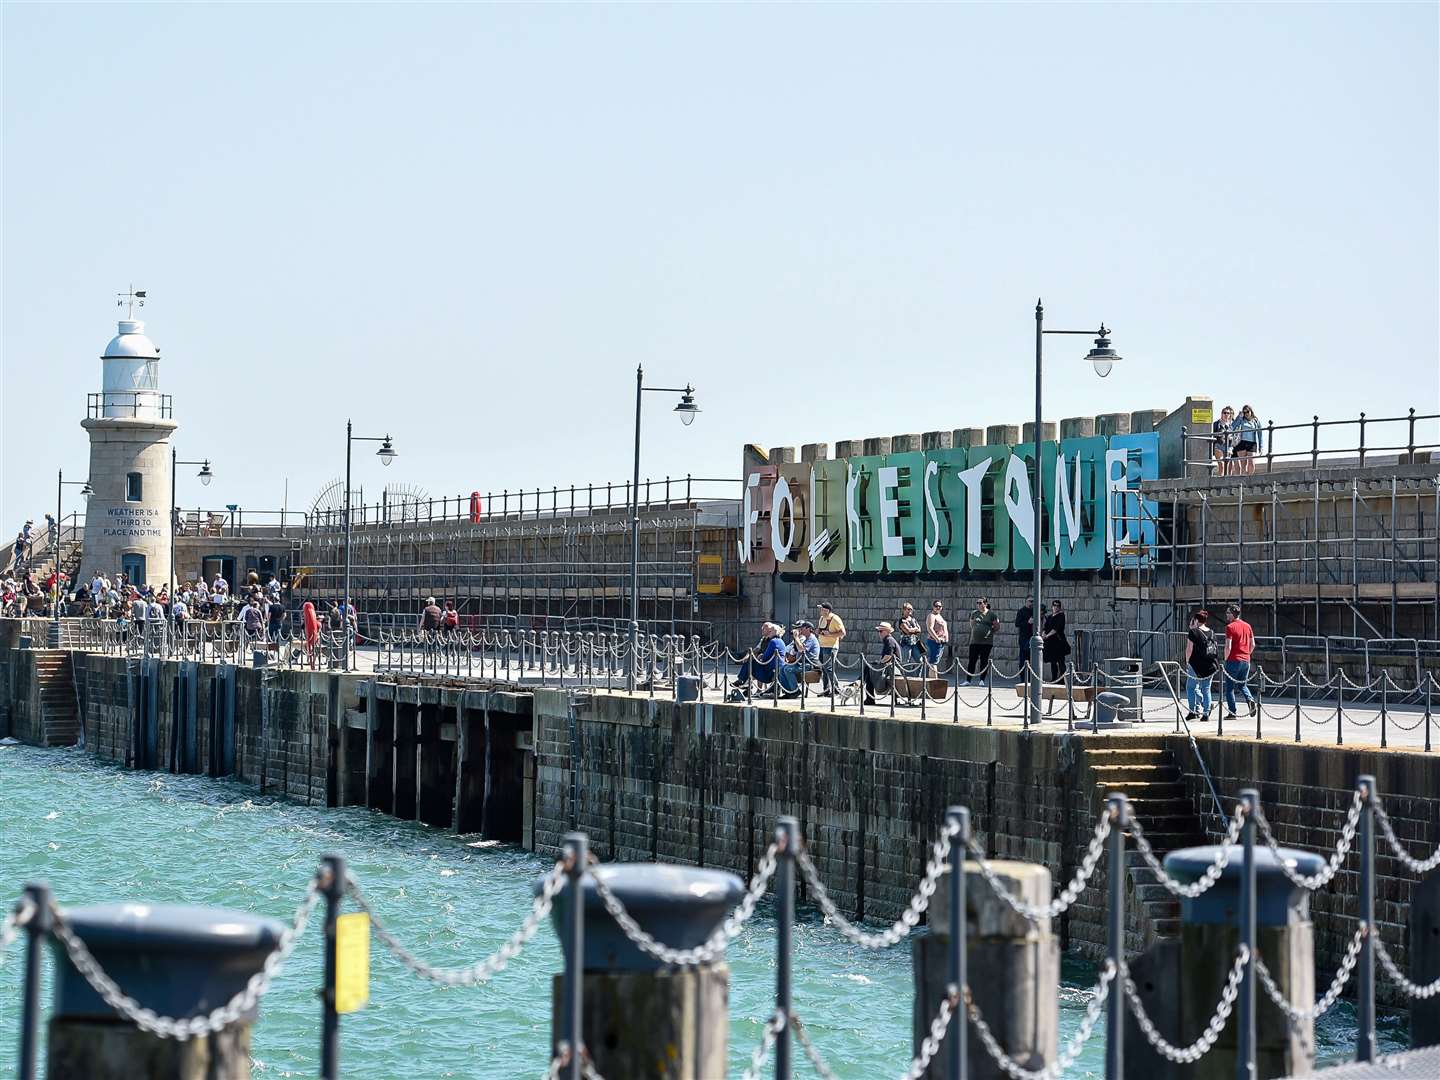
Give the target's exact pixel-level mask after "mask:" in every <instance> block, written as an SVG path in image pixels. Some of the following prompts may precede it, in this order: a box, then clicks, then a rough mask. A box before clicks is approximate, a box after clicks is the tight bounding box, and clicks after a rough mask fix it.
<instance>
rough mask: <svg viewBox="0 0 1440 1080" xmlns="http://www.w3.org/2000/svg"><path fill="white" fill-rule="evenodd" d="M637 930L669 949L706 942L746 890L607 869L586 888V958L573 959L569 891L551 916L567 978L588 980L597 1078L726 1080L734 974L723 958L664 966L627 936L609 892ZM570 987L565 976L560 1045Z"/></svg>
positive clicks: (712, 875) (645, 866) (651, 867)
mask: <svg viewBox="0 0 1440 1080" xmlns="http://www.w3.org/2000/svg"><path fill="white" fill-rule="evenodd" d="M602 886H603V887H604V890H605V892H607V893H608V894H610V896H612V897H613V898H614V899H615V900H616V901H618V902H619V903H620V904H621V905H622V906H623V907H624V910H625V912H626V913H627V914H628V915H629V917H630V918H632V919H634V920H635V923H636V924H637V925H638V927H639V929H640V930H641V931H643V932H644V933H645V934H648V935H650V936H651V937H652V938H654V939H655V940H656V941H658V942H659V943H661V944H662V945H664V946H667V947H669V948H670V949H675V950H686V949H694V948H696V947H698V946H701V945H703V944H705V942H706V941H707V940H708V939H709V938H710V936H711V935H712V934H713V933H714V932H715V930H716V928H717V927H718V926H719V925H720V923H721V922H722V921H723V920H724V919H725V917H726V916H727V915H728V914H729V912H730V910H731V909H732V908H733V907H734V905H735V903H736V902H737V901H738V900H739V899H740V896H741V894H742V893H743V892H744V885H743V884H742V882H741V881H740V879H739V878H738V877H736V876H735V875H734V874H728V873H724V872H722V871H718V870H699V869H692V868H690V867H684V866H674V865H669V864H658V863H604V864H601V865H598V866H594V867H592V868H591V870H590V873H589V874H588V875H586V878H585V880H584V883H583V886H582V888H581V890H580V892H581V894H582V896H583V905H582V906H580V908H579V911H578V913H579V914H580V915H581V918H582V919H583V925H582V927H581V931H580V936H581V939H582V946H581V951H580V952H579V953H578V954H577V953H574V952H572V945H571V943H570V942H571V939H572V936H573V920H574V918H575V916H576V914H577V906H576V905H574V904H573V902H572V898H573V896H574V895H575V894H574V893H573V892H571V891H570V890H569V889H568V888H567V889H566V890H565V891H564V892H561V893H560V895H559V896H557V897H556V898H555V906H554V909H553V912H552V916H551V917H552V919H553V921H554V925H555V929H556V932H557V934H559V936H560V941H561V946H562V948H563V950H564V952H565V960H566V970H567V972H568V971H573V972H575V973H576V974H577V975H581V974H582V973H583V980H582V981H583V1000H582V1001H581V1003H580V1006H579V1007H580V1009H581V1010H582V1011H583V1016H581V1021H582V1022H581V1024H580V1025H579V1029H580V1030H581V1031H583V1032H585V1033H588V1034H587V1035H586V1036H585V1038H584V1043H585V1045H586V1046H587V1048H588V1050H589V1052H590V1056H591V1058H592V1059H593V1061H594V1066H595V1069H596V1071H597V1072H599V1073H600V1075H602V1076H607V1077H624V1076H645V1077H653V1078H656V1080H709V1078H710V1077H714V1076H723V1075H724V1073H725V1066H726V1054H727V1051H728V1031H729V994H730V971H729V968H728V967H727V966H726V964H725V962H724V960H723V954H720V957H719V958H717V959H714V960H710V961H705V962H701V963H697V964H691V965H683V966H682V965H672V966H667V965H665V964H664V963H663V962H662V961H661V960H660V959H658V958H656V957H655V956H653V955H651V954H650V953H647V952H644V951H643V950H642V949H640V948H639V946H637V945H636V944H634V942H633V941H632V940H631V939H630V938H629V937H627V936H626V934H625V932H624V931H623V930H622V929H621V927H620V925H619V923H617V922H616V920H615V918H614V917H613V916H612V915H611V913H610V912H609V911H608V910H607V909H606V907H605V899H604V897H602V896H601V887H602ZM569 992H570V984H569V983H568V982H567V977H566V976H557V977H556V979H555V985H554V988H553V993H554V1024H553V1027H554V1042H555V1045H556V1047H557V1048H558V1045H559V1043H560V1042H561V1041H562V1040H564V1041H569V1037H568V1035H567V1034H566V1032H567V1031H568V1030H569V1028H568V1027H567V1020H566V1009H567V1007H568V1006H569V997H568V995H569Z"/></svg>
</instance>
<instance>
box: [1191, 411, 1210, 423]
mask: <svg viewBox="0 0 1440 1080" xmlns="http://www.w3.org/2000/svg"><path fill="white" fill-rule="evenodd" d="M1214 422H1215V410H1214V409H1191V410H1190V423H1192V424H1213V423H1214Z"/></svg>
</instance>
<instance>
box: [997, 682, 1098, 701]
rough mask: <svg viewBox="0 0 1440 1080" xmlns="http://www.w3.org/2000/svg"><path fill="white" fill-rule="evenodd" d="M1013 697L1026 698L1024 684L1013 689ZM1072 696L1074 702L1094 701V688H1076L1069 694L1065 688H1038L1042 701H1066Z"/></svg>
mask: <svg viewBox="0 0 1440 1080" xmlns="http://www.w3.org/2000/svg"><path fill="white" fill-rule="evenodd" d="M1015 696H1016V697H1022V698H1023V697H1027V696H1028V695H1027V693H1026V687H1025V684H1024V683H1021V684H1020V685H1019V686H1017V687H1015ZM1072 696H1073V697H1074V699H1075V700H1076V701H1094V700H1095V687H1093V686H1077V687H1075V689H1074V690H1072V691H1070V692H1069V693H1067V692H1066V688H1065V687H1063V686H1051V685H1049V684H1048V683H1047V684H1046V685H1044V686H1041V687H1040V698H1041V700H1043V701H1066V700H1068V699H1069V698H1071V697H1072Z"/></svg>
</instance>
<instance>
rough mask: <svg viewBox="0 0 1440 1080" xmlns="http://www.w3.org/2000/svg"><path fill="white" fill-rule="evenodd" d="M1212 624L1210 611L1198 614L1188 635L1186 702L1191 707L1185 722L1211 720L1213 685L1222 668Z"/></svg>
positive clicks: (1192, 621) (1192, 617) (1186, 649)
mask: <svg viewBox="0 0 1440 1080" xmlns="http://www.w3.org/2000/svg"><path fill="white" fill-rule="evenodd" d="M1209 621H1210V613H1209V612H1208V611H1205V610H1204V609H1201V610H1200V611H1197V612H1195V613H1194V614H1193V615H1191V616H1190V629H1189V631H1188V632H1187V633H1186V635H1185V667H1186V672H1185V698H1186V700H1187V701H1188V702H1189V703H1190V712H1189V714H1188V715H1187V716H1186V717H1185V719H1186V720H1209V719H1210V684H1211V682H1212V681H1213V680H1214V678H1215V672H1216V671H1218V670H1219V668H1220V646H1219V645H1218V644H1217V643H1216V641H1215V635H1214V633H1212V632H1211V630H1210V627H1209V626H1207V625H1206V624H1207V623H1208V622H1209Z"/></svg>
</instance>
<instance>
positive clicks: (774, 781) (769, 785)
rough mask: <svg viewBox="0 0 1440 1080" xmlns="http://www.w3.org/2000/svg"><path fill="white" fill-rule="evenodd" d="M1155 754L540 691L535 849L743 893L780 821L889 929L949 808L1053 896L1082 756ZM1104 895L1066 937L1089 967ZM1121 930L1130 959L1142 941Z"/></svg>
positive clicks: (1085, 786)
mask: <svg viewBox="0 0 1440 1080" xmlns="http://www.w3.org/2000/svg"><path fill="white" fill-rule="evenodd" d="M1161 742H1162V739H1161V737H1158V736H1157V737H1155V738H1153V739H1143V738H1137V737H1135V736H1124V737H1105V736H1098V737H1091V738H1089V739H1087V740H1085V742H1084V743H1083V744H1082V742H1081V740H1080V739H1079V738H1077V737H1074V736H1069V735H1064V734H1060V735H1043V736H1029V737H1027V736H1025V735H1023V734H1021V733H1020V732H1018V731H1012V730H1009V729H1000V728H981V727H974V726H969V725H963V726H962V725H950V724H912V723H899V722H896V721H893V720H890V719H888V718H885V717H878V718H871V717H865V718H861V717H854V716H843V715H838V714H831V713H823V712H807V713H800V712H795V711H792V710H778V709H768V708H758V707H757V708H739V707H732V706H726V705H714V704H689V705H678V704H676V703H674V702H671V701H668V700H664V699H653V700H644V699H637V698H627V697H623V696H620V695H609V694H602V693H596V694H592V695H575V694H572V693H567V692H565V691H561V690H536V691H535V743H536V783H535V794H536V809H535V833H534V840H535V849H536V850H537V851H539V852H541V853H544V854H553V853H555V852H556V851H557V850H558V847H559V844H560V840H561V837H562V836H563V834H564V833H566V832H568V831H571V830H572V829H578V830H580V831H583V832H586V833H588V834H589V836H590V843H591V846H592V848H593V849H594V850H595V851H596V852H597V854H599V855H600V857H601V858H603V859H606V860H612V859H619V860H638V861H646V860H651V859H657V860H660V861H663V862H681V863H689V864H693V865H697V866H714V867H719V868H721V869H726V870H732V871H734V872H735V873H738V874H740V875H742V876H746V877H748V876H749V875H750V874H752V873H753V872H754V870H755V868H756V866H757V865H758V863H759V861H760V859H761V858H762V857H763V855H764V853H765V850H766V848H767V846H768V845H769V843H770V840H771V836H772V832H773V828H774V821H775V818H776V817H777V816H779V815H781V814H792V815H794V816H796V817H798V818H799V819H800V824H801V828H802V830H803V832H804V835H805V837H806V839H807V843H808V846H809V849H810V852H811V855H812V857H813V858H814V861H815V863H816V866H817V867H818V869H819V872H820V875H821V877H822V878H823V880H824V883H825V885H826V888H827V890H828V891H829V893H830V895H831V896H832V897H833V898H834V899H835V901H836V903H837V904H839V905H840V907H841V909H842V910H844V911H845V912H846V913H848V914H850V915H853V916H859V917H867V918H874V919H880V920H891V919H894V918H897V917H898V916H899V915H900V913H901V911H902V910H903V909H904V907H905V906H906V904H907V903H908V901H909V899H910V895H911V891H912V890H913V888H914V886H915V882H916V880H917V879H918V878H919V877H920V876H921V874H922V873H923V872H924V868H925V863H926V860H927V858H928V856H929V851H930V845H931V844H932V843H933V841H934V840H935V839H936V835H937V832H938V829H939V824H940V822H941V820H942V819H943V816H944V811H945V808H946V807H947V806H949V805H952V804H957V803H958V804H964V805H967V806H969V807H970V808H971V811H972V814H973V820H974V825H975V829H976V834H977V839H978V840H979V842H980V843H981V844H983V845H984V846H985V847H986V849H987V850H988V851H990V852H992V853H994V854H996V855H1001V856H1005V857H1009V858H1015V859H1024V860H1028V861H1032V862H1037V863H1041V864H1043V865H1045V866H1047V867H1049V868H1050V870H1051V873H1052V875H1053V876H1054V878H1055V879H1056V880H1057V881H1063V880H1066V879H1068V878H1069V877H1070V876H1071V875H1072V874H1073V872H1074V869H1075V866H1076V864H1077V862H1078V859H1079V858H1080V856H1081V855H1082V854H1083V851H1084V847H1085V845H1086V843H1087V842H1088V841H1089V839H1090V836H1091V832H1092V830H1093V828H1094V825H1095V821H1096V818H1097V815H1098V814H1099V813H1100V810H1101V806H1102V804H1103V795H1102V793H1101V792H1100V790H1099V789H1098V787H1097V786H1096V782H1095V780H1094V778H1093V776H1092V775H1091V773H1090V770H1089V765H1088V762H1087V760H1086V757H1085V753H1084V750H1085V749H1087V748H1088V749H1090V750H1099V749H1115V748H1125V749H1131V748H1136V747H1142V746H1149V747H1151V748H1158V747H1159V746H1160V745H1161ZM1104 884H1105V874H1104V872H1103V868H1102V871H1101V872H1100V873H1097V874H1096V875H1095V877H1094V878H1093V879H1092V883H1091V885H1090V886H1089V887H1088V888H1087V889H1086V890H1085V891H1084V892H1083V893H1082V895H1081V896H1080V898H1079V900H1078V901H1077V902H1076V904H1075V905H1074V906H1073V907H1072V908H1071V909H1070V911H1069V912H1068V913H1067V914H1066V916H1065V917H1064V918H1062V919H1061V920H1060V932H1061V935H1062V939H1064V940H1066V941H1068V942H1070V943H1072V944H1073V945H1075V946H1076V947H1077V948H1080V949H1081V950H1082V951H1084V952H1086V953H1088V954H1090V955H1098V952H1099V950H1100V949H1101V948H1103V941H1104V934H1103V927H1104V900H1103V897H1104V891H1103V890H1104ZM1131 929H1132V933H1134V934H1135V935H1136V939H1135V944H1136V945H1137V947H1138V946H1139V945H1141V944H1143V928H1142V927H1141V926H1140V925H1139V924H1138V923H1137V922H1134V921H1133V920H1132V927H1131Z"/></svg>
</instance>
